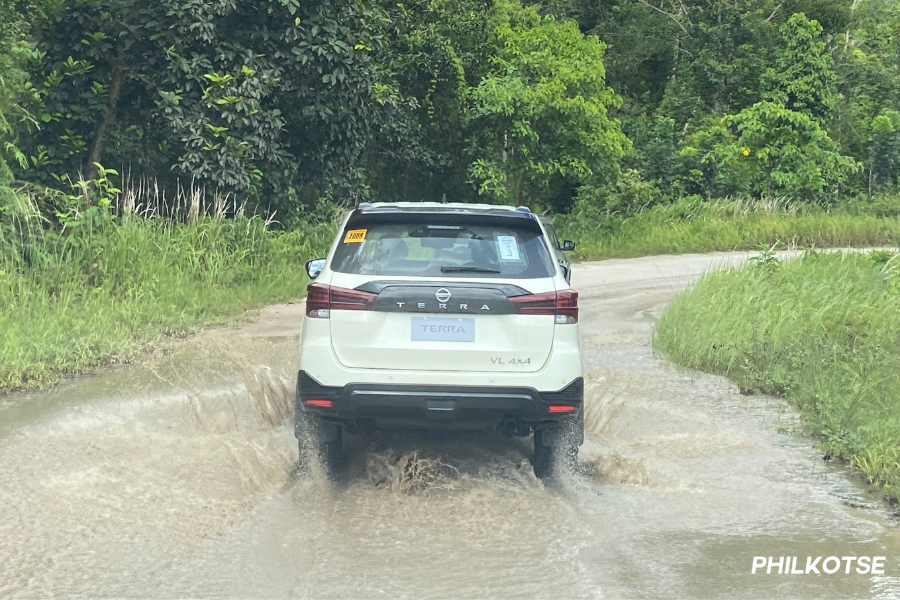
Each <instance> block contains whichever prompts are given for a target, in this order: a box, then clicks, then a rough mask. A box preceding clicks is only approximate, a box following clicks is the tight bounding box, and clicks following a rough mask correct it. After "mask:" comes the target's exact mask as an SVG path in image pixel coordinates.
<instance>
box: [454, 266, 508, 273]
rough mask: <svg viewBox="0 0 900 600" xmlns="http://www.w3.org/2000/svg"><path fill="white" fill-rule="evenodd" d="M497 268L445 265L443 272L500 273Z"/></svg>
mask: <svg viewBox="0 0 900 600" xmlns="http://www.w3.org/2000/svg"><path fill="white" fill-rule="evenodd" d="M499 272H500V271H498V270H497V269H485V268H483V267H461V266H456V265H444V266H442V267H441V273H499Z"/></svg>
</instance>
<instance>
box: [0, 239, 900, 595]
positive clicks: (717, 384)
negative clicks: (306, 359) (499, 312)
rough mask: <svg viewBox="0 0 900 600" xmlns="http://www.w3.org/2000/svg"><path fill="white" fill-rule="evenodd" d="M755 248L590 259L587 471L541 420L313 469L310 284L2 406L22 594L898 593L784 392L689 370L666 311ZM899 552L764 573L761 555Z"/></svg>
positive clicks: (8, 539) (8, 574)
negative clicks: (561, 452) (555, 465)
mask: <svg viewBox="0 0 900 600" xmlns="http://www.w3.org/2000/svg"><path fill="white" fill-rule="evenodd" d="M744 258H745V255H743V254H729V255H702V256H700V255H693V256H680V257H657V258H643V259H635V260H612V261H606V262H602V263H593V264H582V265H577V267H576V270H575V286H576V287H577V288H578V289H579V291H580V293H581V315H582V316H581V321H582V333H583V338H584V339H583V342H584V347H585V363H586V364H585V367H586V369H587V371H588V377H587V391H586V395H587V398H586V403H587V408H586V415H585V427H586V430H587V436H586V438H587V439H586V442H585V446H584V447H583V448H582V465H583V473H580V474H577V475H576V474H572V475H570V476H568V477H566V478H565V479H564V480H563V481H562V482H559V483H558V484H557V485H554V486H547V487H545V486H544V485H543V484H542V483H541V482H539V481H538V480H537V479H535V477H534V475H533V473H532V471H531V465H530V462H529V458H530V454H531V451H530V444H529V440H519V439H512V440H510V439H504V438H501V437H499V436H495V435H486V434H475V433H467V434H460V435H447V436H445V437H443V438H441V439H429V438H423V437H414V436H403V435H398V434H392V435H383V436H380V437H377V438H375V439H366V438H356V437H352V436H348V437H347V438H345V441H346V450H347V452H346V458H345V461H344V464H343V468H342V471H341V477H340V479H339V481H337V482H335V483H329V482H326V481H325V480H324V478H322V477H320V476H319V475H318V474H317V473H316V472H315V470H314V471H313V472H312V473H311V474H304V475H297V474H295V473H294V465H295V463H296V460H297V449H296V443H295V440H294V437H293V431H292V423H291V412H292V403H293V387H294V380H295V371H296V363H297V360H296V347H297V342H296V334H297V327H298V325H299V315H300V314H301V312H300V311H301V309H300V307H299V306H281V307H272V308H270V309H267V310H266V311H264V313H263V314H262V315H261V317H260V318H259V319H258V320H257V322H256V323H255V324H253V325H250V326H248V327H246V328H244V329H241V330H235V331H216V332H208V333H205V334H203V335H200V336H197V337H196V338H194V339H192V340H190V341H189V342H186V343H184V344H182V345H180V346H178V347H177V348H175V350H174V351H172V352H168V353H158V354H155V355H152V356H150V357H148V358H147V359H146V360H145V361H143V363H142V364H141V365H139V366H133V367H130V368H128V369H123V370H117V371H114V372H109V373H105V374H103V375H102V376H99V377H92V378H84V379H79V380H76V381H73V382H69V383H67V384H65V385H62V386H60V387H59V388H57V389H55V390H52V391H50V392H45V393H34V394H23V395H16V396H11V397H8V398H7V399H6V400H5V401H4V402H3V403H2V404H0V574H2V576H0V597H14V598H20V597H22V598H24V597H28V598H32V597H49V596H74V597H141V598H151V597H152V598H157V597H159V598H168V597H176V596H177V597H211V596H216V597H241V598H244V597H247V598H249V597H259V598H351V597H352V598H469V597H485V596H487V597H497V598H507V597H509V598H520V597H522V598H524V597H546V598H551V597H554V598H583V597H586V598H620V597H628V598H660V597H666V598H669V597H678V598H725V597H727V598H760V597H767V598H820V597H828V598H868V597H882V598H895V597H898V596H900V578H898V576H900V561H898V557H900V553H898V550H900V534H898V530H897V529H896V527H895V524H894V522H893V520H892V519H891V518H890V516H889V514H888V512H887V511H886V510H885V509H884V507H882V505H881V504H880V503H879V502H877V501H876V500H873V499H872V498H869V497H868V496H867V495H866V494H865V492H864V491H862V487H861V486H859V485H857V484H856V483H854V481H853V480H852V479H850V478H848V475H847V473H846V472H845V471H844V470H842V469H840V468H833V467H829V466H825V465H823V463H822V462H821V460H820V457H819V455H818V454H817V453H816V451H815V444H814V442H813V441H811V440H808V439H805V438H803V437H799V436H794V435H791V434H789V433H781V432H784V431H791V430H792V429H795V428H796V427H797V425H798V423H797V418H796V415H795V413H794V412H793V411H792V410H791V409H790V408H789V407H788V406H786V405H785V404H784V403H783V402H781V401H779V400H776V399H771V398H765V397H754V396H742V395H740V394H739V393H738V391H737V390H736V389H735V387H734V386H732V385H731V384H729V383H728V382H727V381H725V380H723V379H721V378H718V377H711V376H707V375H704V374H700V373H696V372H684V371H678V370H675V369H672V368H669V367H667V366H666V365H665V364H663V363H662V362H661V361H660V360H658V359H657V358H655V357H654V356H653V354H652V352H651V349H650V347H649V340H650V332H651V327H652V323H653V320H654V318H655V317H657V316H658V315H659V314H660V313H661V311H662V309H663V308H664V307H665V305H666V304H667V303H668V302H669V301H671V300H672V298H673V297H674V296H675V295H676V294H677V293H678V291H679V290H681V289H683V288H684V287H685V286H686V285H688V284H689V282H690V281H692V280H693V279H695V278H696V277H697V276H698V275H699V274H700V273H701V272H702V271H703V270H705V269H708V268H711V267H713V266H715V265H722V264H729V263H735V262H738V261H740V260H743V259H744ZM872 555H877V556H886V557H887V560H886V568H885V575H874V576H873V575H858V574H855V573H852V574H850V575H845V574H844V572H843V570H841V571H840V572H839V573H838V574H835V575H820V576H815V575H802V576H801V575H775V574H773V575H761V574H757V575H752V574H751V572H750V569H751V563H752V559H753V557H754V556H767V557H768V556H774V557H776V559H777V557H779V556H798V557H802V558H801V559H800V560H801V561H802V560H804V559H805V557H807V556H812V557H816V556H825V557H827V556H838V557H841V556H872Z"/></svg>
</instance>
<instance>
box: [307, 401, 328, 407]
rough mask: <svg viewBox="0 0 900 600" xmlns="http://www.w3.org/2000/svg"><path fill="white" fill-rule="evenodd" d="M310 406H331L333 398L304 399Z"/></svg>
mask: <svg viewBox="0 0 900 600" xmlns="http://www.w3.org/2000/svg"><path fill="white" fill-rule="evenodd" d="M304 402H306V403H307V404H308V405H309V406H322V407H326V408H327V407H329V406H331V400H304Z"/></svg>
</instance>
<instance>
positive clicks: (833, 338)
mask: <svg viewBox="0 0 900 600" xmlns="http://www.w3.org/2000/svg"><path fill="white" fill-rule="evenodd" d="M654 347H655V348H656V349H658V350H661V351H663V352H664V353H665V355H666V356H667V357H668V358H669V359H671V360H672V361H674V362H675V363H677V364H679V365H683V366H686V367H690V368H694V369H699V370H703V371H707V372H710V373H716V374H721V375H725V376H726V377H729V378H730V379H732V380H734V381H735V382H737V384H738V385H739V386H740V388H741V389H742V390H745V391H759V392H764V393H768V394H777V395H780V396H783V397H785V398H787V399H788V400H789V401H790V402H791V403H793V404H794V405H795V406H796V407H797V408H799V410H800V412H801V414H802V416H803V418H804V423H805V424H806V427H808V429H809V431H810V432H811V433H813V434H815V435H818V436H820V437H821V439H822V440H823V444H824V447H825V450H826V451H828V452H831V453H833V454H835V455H837V456H841V457H844V458H846V459H848V460H850V461H851V462H852V463H853V464H855V465H856V466H858V467H859V468H860V469H861V470H862V472H863V473H864V474H865V475H866V477H868V479H869V481H870V482H871V483H872V484H873V485H874V486H875V487H877V488H879V489H881V490H883V491H884V492H885V494H886V495H887V496H888V497H890V498H898V497H900V256H893V257H891V253H886V252H875V253H871V254H865V255H861V254H854V253H846V254H845V253H821V252H820V253H816V252H814V251H813V252H807V253H805V254H804V255H803V257H802V258H799V259H797V260H794V261H788V262H786V263H784V264H781V263H780V262H779V261H778V260H777V259H775V257H774V255H772V254H764V255H763V256H762V258H760V259H757V260H756V262H755V263H754V264H750V265H748V266H746V267H743V268H739V269H731V270H726V271H721V272H714V273H710V274H707V275H705V276H704V277H703V278H702V279H701V280H700V281H699V282H698V283H697V284H696V285H695V286H694V287H693V288H691V289H690V290H689V291H687V292H686V293H685V294H684V295H682V296H680V297H679V298H678V299H677V300H676V301H675V302H674V303H673V304H672V305H671V306H670V307H669V308H668V309H667V310H666V312H665V313H664V314H663V316H662V318H661V319H660V322H659V324H658V326H657V328H656V330H655V333H654Z"/></svg>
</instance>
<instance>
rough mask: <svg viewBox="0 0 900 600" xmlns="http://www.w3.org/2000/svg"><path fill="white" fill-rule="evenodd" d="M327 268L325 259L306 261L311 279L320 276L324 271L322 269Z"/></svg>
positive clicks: (307, 271)
mask: <svg viewBox="0 0 900 600" xmlns="http://www.w3.org/2000/svg"><path fill="white" fill-rule="evenodd" d="M324 268H325V259H324V258H317V259H315V260H310V261H307V263H306V273H307V274H308V275H309V278H310V279H315V278H316V277H318V276H319V273H321V272H322V269H324Z"/></svg>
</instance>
